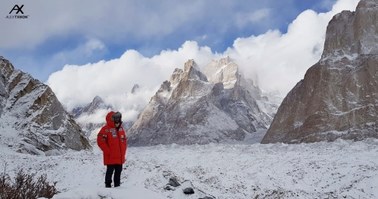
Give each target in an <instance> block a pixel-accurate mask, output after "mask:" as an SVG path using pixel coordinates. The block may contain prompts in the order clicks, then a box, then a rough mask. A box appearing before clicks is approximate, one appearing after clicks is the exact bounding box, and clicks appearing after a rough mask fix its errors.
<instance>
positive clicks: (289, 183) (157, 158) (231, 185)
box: [0, 139, 378, 199]
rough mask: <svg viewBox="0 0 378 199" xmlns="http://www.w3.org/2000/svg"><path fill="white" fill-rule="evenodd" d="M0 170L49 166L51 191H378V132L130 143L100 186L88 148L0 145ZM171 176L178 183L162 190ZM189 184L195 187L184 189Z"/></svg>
mask: <svg viewBox="0 0 378 199" xmlns="http://www.w3.org/2000/svg"><path fill="white" fill-rule="evenodd" d="M0 146H1V148H0V151H1V153H0V170H1V171H4V167H6V171H7V173H9V174H14V173H15V172H16V171H17V170H18V169H19V168H24V169H25V170H26V171H29V172H38V174H47V175H48V179H49V180H50V181H56V182H57V187H58V189H59V191H60V192H61V193H59V194H58V195H56V196H55V197H54V198H55V199H82V198H86V199H92V198H93V199H94V198H112V199H124V198H138V199H159V198H174V199H187V198H189V199H192V198H193V199H198V198H203V197H205V196H207V197H215V198H217V199H226V198H227V199H233V198H234V199H241V198H301V199H303V198H305V199H306V198H359V199H362V198H378V140H374V139H370V140H365V141H360V142H350V141H344V140H337V141H336V142H333V143H326V142H319V143H312V144H297V145H296V144H292V145H287V144H266V145H261V144H252V145H247V144H235V145H227V144H218V145H216V144H208V145H191V146H179V145H166V146H163V145H159V146H154V147H131V148H129V150H128V154H127V164H126V167H125V169H124V171H123V173H122V182H123V184H122V185H121V187H119V188H111V189H105V188H103V186H104V184H103V176H104V171H105V167H104V166H103V165H102V159H101V158H102V156H101V153H100V151H99V150H98V148H97V147H94V150H93V151H81V152H76V151H72V152H68V153H66V154H63V155H59V156H33V155H28V154H18V153H15V152H13V151H11V150H9V149H8V148H7V147H4V145H0ZM170 177H176V178H177V179H178V181H179V182H180V183H183V184H182V185H181V186H179V187H177V188H176V189H175V190H173V191H168V190H165V189H164V187H166V184H167V183H168V181H169V178H170ZM186 187H192V188H194V190H195V193H194V194H193V195H191V196H186V195H184V194H183V192H182V189H184V188H186Z"/></svg>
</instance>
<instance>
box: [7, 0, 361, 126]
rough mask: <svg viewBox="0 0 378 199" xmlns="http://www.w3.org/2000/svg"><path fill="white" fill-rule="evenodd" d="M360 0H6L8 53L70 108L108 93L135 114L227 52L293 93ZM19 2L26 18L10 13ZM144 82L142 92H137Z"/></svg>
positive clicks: (261, 80)
mask: <svg viewBox="0 0 378 199" xmlns="http://www.w3.org/2000/svg"><path fill="white" fill-rule="evenodd" d="M358 1H359V0H279V1H278V0H244V1H242V0H191V1H177V0H160V1H154V0H151V1H144V0H112V1H103V0H81V1H77V0H64V1H63V0H61V1H58V0H55V1H50V0H49V1H47V0H33V1H30V0H19V1H17V2H15V1H3V2H1V4H2V6H1V7H0V15H2V16H3V17H0V25H1V31H0V55H2V56H4V57H5V58H6V59H9V60H10V61H11V62H12V63H13V64H14V66H15V67H16V68H18V69H21V70H23V71H24V72H27V73H29V74H31V75H32V76H33V77H34V78H37V79H39V80H41V81H42V82H45V83H46V84H48V85H49V86H50V87H51V88H52V89H53V91H54V92H55V94H56V95H57V97H58V99H59V100H60V101H61V102H62V103H63V105H64V106H65V107H66V108H67V109H68V110H71V109H72V108H74V107H77V106H81V105H85V104H87V103H89V102H91V100H92V99H93V98H94V97H95V96H100V97H102V98H103V99H104V100H105V102H107V103H109V104H112V105H113V106H114V107H115V108H116V109H118V110H121V111H123V113H124V114H125V116H126V118H131V119H135V117H136V115H137V114H138V113H139V111H140V107H144V106H145V105H146V103H148V101H149V99H150V97H151V96H152V95H153V94H154V93H155V92H156V90H157V89H158V88H159V86H160V84H161V83H162V82H163V81H164V80H167V79H169V77H170V75H171V74H172V72H173V71H174V69H175V68H182V67H183V65H184V63H185V61H187V60H188V59H194V60H195V61H196V62H197V64H198V65H199V66H200V67H203V66H205V65H206V64H208V63H209V62H210V61H212V60H214V59H220V58H223V57H225V56H229V57H231V59H233V60H234V61H235V62H236V63H237V64H238V65H239V68H240V71H242V72H243V74H244V75H245V76H246V78H249V79H252V80H253V81H254V83H255V84H256V85H257V86H259V87H260V88H261V89H262V90H263V91H264V92H278V93H279V94H280V95H281V96H282V97H284V96H285V95H286V94H287V92H289V91H290V89H291V88H292V87H293V86H294V85H295V84H296V83H297V82H298V81H300V80H301V79H302V78H303V76H304V74H305V72H306V71H307V69H308V68H309V67H311V66H312V65H313V64H315V63H316V62H317V61H319V59H320V57H321V54H322V50H323V44H324V39H325V33H326V27H327V24H328V22H329V21H330V20H331V19H332V17H333V16H334V15H335V14H337V13H339V12H341V11H342V10H351V11H353V10H354V9H355V7H356V5H357V3H358ZM15 5H18V6H21V5H24V6H23V8H22V10H23V12H24V15H27V16H28V18H27V19H8V18H6V17H7V16H9V15H10V14H9V12H10V11H11V10H12V8H13V7H14V6H15ZM12 14H13V15H15V14H14V13H11V15H12ZM135 84H139V85H140V86H141V92H139V93H137V94H133V95H131V94H130V90H131V88H132V87H133V86H134V85H135ZM101 119H102V117H101Z"/></svg>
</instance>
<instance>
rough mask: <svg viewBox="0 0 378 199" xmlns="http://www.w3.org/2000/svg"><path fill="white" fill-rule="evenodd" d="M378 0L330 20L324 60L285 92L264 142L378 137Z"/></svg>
mask: <svg viewBox="0 0 378 199" xmlns="http://www.w3.org/2000/svg"><path fill="white" fill-rule="evenodd" d="M377 19H378V1H376V0H361V1H360V2H359V3H358V5H357V8H356V11H355V12H350V11H343V12H341V13H339V14H337V15H335V16H334V17H333V19H332V20H331V21H330V22H329V25H328V27H327V33H326V40H325V45H324V52H323V54H322V57H321V60H320V61H319V62H318V63H316V64H315V65H314V66H312V67H311V68H310V69H309V70H308V71H307V72H306V75H305V77H304V79H303V80H302V81H300V82H299V83H298V84H297V85H296V86H295V87H294V88H293V89H292V90H291V91H290V92H289V94H288V95H287V96H286V98H285V99H284V101H283V102H282V104H281V106H280V107H279V109H278V112H277V114H276V116H275V118H274V120H273V122H272V124H271V126H270V128H269V130H268V132H267V134H266V135H265V137H264V139H263V140H262V143H272V142H287V143H300V142H317V141H333V140H335V139H338V138H343V139H353V140H362V139H365V138H369V137H373V138H378V123H377V121H378V36H377V34H378V23H377Z"/></svg>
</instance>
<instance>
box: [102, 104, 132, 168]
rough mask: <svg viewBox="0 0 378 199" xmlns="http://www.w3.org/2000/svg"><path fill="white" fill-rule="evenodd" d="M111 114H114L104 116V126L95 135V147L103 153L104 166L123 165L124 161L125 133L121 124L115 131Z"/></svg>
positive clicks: (125, 148)
mask: <svg viewBox="0 0 378 199" xmlns="http://www.w3.org/2000/svg"><path fill="white" fill-rule="evenodd" d="M113 114H114V112H113V111H111V112H109V113H108V114H107V115H106V124H105V126H103V127H102V128H101V130H100V132H99V133H98V135H97V145H98V146H99V147H100V148H101V150H102V152H103V156H104V165H111V164H123V163H125V160H126V158H125V157H126V150H127V138H126V132H125V130H124V129H123V127H122V124H121V125H120V127H119V129H118V130H117V128H116V127H115V124H114V122H113V121H112V115H113Z"/></svg>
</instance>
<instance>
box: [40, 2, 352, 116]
mask: <svg viewBox="0 0 378 199" xmlns="http://www.w3.org/2000/svg"><path fill="white" fill-rule="evenodd" d="M357 3H358V1H357V0H339V1H337V2H336V3H335V5H334V6H333V8H332V10H331V11H329V12H327V13H316V12H315V11H312V10H306V11H304V12H302V13H301V14H300V15H298V16H297V18H296V19H295V20H294V21H293V22H291V23H290V24H289V26H288V30H287V32H286V33H282V32H280V31H279V30H270V31H268V32H266V33H264V34H261V35H257V36H254V35H252V36H250V37H245V38H238V39H236V40H235V41H234V43H233V45H232V46H231V47H229V48H228V49H227V50H225V51H224V52H221V53H214V52H212V50H211V49H210V48H209V47H207V46H199V44H198V43H197V42H195V41H186V42H185V43H184V44H183V45H182V46H181V47H180V48H179V49H176V50H164V51H161V52H160V53H159V54H157V55H155V56H152V57H145V56H143V55H142V54H141V53H139V52H137V51H135V50H128V51H126V52H125V53H124V54H123V55H122V56H121V57H120V58H117V59H113V60H107V61H105V60H103V61H100V62H97V63H90V64H86V65H66V66H64V68H63V69H62V70H60V71H57V72H55V73H53V74H51V75H50V77H49V78H48V81H47V83H48V85H49V86H50V87H51V88H52V89H53V90H54V92H55V93H56V94H57V97H58V98H59V100H60V101H61V102H63V104H64V105H65V106H66V107H67V109H69V110H71V109H72V108H74V107H76V106H78V105H84V104H87V103H89V102H90V101H91V100H92V99H93V98H94V97H95V96H100V97H102V98H103V99H104V101H105V102H107V103H109V104H112V105H113V106H114V107H115V108H116V109H118V110H121V111H123V113H125V117H126V119H129V120H134V119H136V116H137V113H138V112H137V111H136V110H137V109H139V108H140V107H144V106H145V105H146V104H147V103H148V101H149V99H150V97H151V96H152V95H153V94H154V92H156V90H157V89H158V88H159V86H160V84H161V83H162V82H163V81H164V80H167V79H168V78H169V76H170V75H171V73H172V72H173V70H174V68H183V65H184V63H185V62H186V61H187V60H188V59H194V60H195V61H196V62H197V63H198V64H199V65H200V66H204V65H206V64H208V63H209V62H210V61H211V60H212V59H219V58H221V57H225V56H230V57H231V58H232V59H234V60H235V61H236V62H237V63H238V64H239V66H240V67H241V70H242V71H244V72H245V74H246V76H247V77H249V78H251V79H253V80H254V81H255V82H257V84H258V85H259V86H260V88H261V89H262V90H264V91H266V92H270V91H279V92H280V93H281V94H282V95H283V96H285V95H286V94H287V92H288V91H289V90H290V89H291V88H292V87H293V86H294V85H295V84H296V83H297V82H298V81H300V80H301V79H302V78H303V76H304V74H305V72H306V70H307V69H308V68H309V67H311V66H312V65H313V64H314V63H316V62H317V61H318V60H319V59H320V56H321V53H322V50H323V43H324V39H325V31H326V26H327V24H328V22H329V20H330V19H331V18H332V16H333V15H335V14H336V13H339V12H341V11H342V10H354V9H355V7H356V5H357ZM267 13H269V11H268V10H265V11H261V13H257V14H256V15H251V16H249V17H248V20H250V21H252V22H253V20H254V19H255V18H256V19H258V18H259V17H264V16H265V15H267ZM240 23H242V22H240ZM94 41H95V42H94V44H93V45H92V48H95V49H97V48H102V46H101V41H97V40H94ZM90 46H91V45H90ZM90 49H91V48H90ZM135 84H139V85H140V86H141V87H142V88H141V89H140V91H139V92H137V93H136V94H131V93H130V91H131V89H132V87H133V86H134V85H135Z"/></svg>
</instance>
